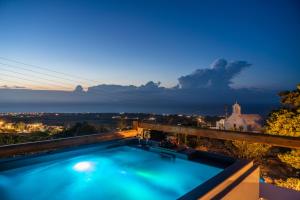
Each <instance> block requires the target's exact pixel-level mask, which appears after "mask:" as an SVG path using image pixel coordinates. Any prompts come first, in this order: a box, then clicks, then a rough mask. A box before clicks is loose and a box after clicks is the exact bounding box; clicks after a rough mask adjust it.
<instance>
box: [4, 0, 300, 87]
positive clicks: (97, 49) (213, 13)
mask: <svg viewBox="0 0 300 200" xmlns="http://www.w3.org/2000/svg"><path fill="white" fill-rule="evenodd" d="M0 57H5V58H11V59H15V60H19V61H22V62H25V63H29V64H34V65H39V66H44V67H48V68H51V69H53V70H56V71H61V72H64V73H67V74H74V75H77V76H78V75H79V76H82V77H85V78H89V79H93V80H97V81H99V83H108V84H109V83H114V84H121V85H127V84H134V85H140V84H144V83H146V82H147V81H150V80H153V81H161V82H162V85H163V86H167V87H171V86H174V85H176V84H177V83H178V81H177V79H178V78H179V77H180V76H182V75H187V74H190V73H191V72H193V71H195V70H196V69H201V68H207V67H210V64H211V63H212V62H213V61H214V60H215V59H218V58H225V59H227V60H245V61H247V62H249V63H251V64H253V65H252V66H251V67H250V68H248V69H246V70H245V71H243V72H242V73H241V75H240V76H238V77H237V78H235V79H234V84H233V87H257V88H276V89H291V88H294V87H295V85H296V83H298V82H300V79H299V77H300V63H299V58H300V4H299V3H298V1H296V0H295V1H291V0H282V1H276V0H275V1H272V2H271V1H254V0H253V1H234V0H228V1H221V0H216V1H208V0H207V1H205V0H203V1H189V0H187V1H163V0H161V1H155V0H152V1H150V0H149V1H114V0H112V1H83V0H82V1H77V0H74V1H55V0H53V1H43V0H41V1H31V0H28V1H25V0H24V1H22V0H20V1H16V0H7V1H6V0H0ZM0 70H1V69H0ZM0 78H1V74H0ZM18 85H20V83H18ZM24 85H26V84H25V83H24Z"/></svg>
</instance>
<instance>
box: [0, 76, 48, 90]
mask: <svg viewBox="0 0 300 200" xmlns="http://www.w3.org/2000/svg"><path fill="white" fill-rule="evenodd" d="M0 81H2V83H3V84H5V85H7V82H10V83H12V84H13V85H14V86H17V85H15V83H16V82H18V81H11V80H7V79H3V78H2V77H1V78H0ZM4 81H5V82H4ZM23 84H24V83H22V84H21V85H23ZM31 86H34V87H35V86H36V85H31ZM20 87H24V86H20ZM36 88H40V89H44V90H47V89H49V88H45V87H40V86H36ZM23 89H29V88H26V87H24V88H23Z"/></svg>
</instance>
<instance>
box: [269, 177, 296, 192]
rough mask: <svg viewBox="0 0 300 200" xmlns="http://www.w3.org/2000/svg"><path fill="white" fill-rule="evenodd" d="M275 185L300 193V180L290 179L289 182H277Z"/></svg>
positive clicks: (280, 180)
mask: <svg viewBox="0 0 300 200" xmlns="http://www.w3.org/2000/svg"><path fill="white" fill-rule="evenodd" d="M275 184H276V185H278V186H280V187H285V188H289V189H294V190H298V191H300V179H299V178H288V179H287V180H282V179H279V180H275Z"/></svg>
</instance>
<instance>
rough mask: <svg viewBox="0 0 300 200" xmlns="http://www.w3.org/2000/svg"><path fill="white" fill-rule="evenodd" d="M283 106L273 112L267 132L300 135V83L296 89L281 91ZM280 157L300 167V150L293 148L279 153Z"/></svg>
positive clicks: (283, 160)
mask: <svg viewBox="0 0 300 200" xmlns="http://www.w3.org/2000/svg"><path fill="white" fill-rule="evenodd" d="M279 95H280V97H281V103H282V104H283V106H282V108H281V109H279V110H277V111H274V112H272V113H271V115H270V118H269V119H268V120H267V126H266V132H267V133H268V134H274V135H285V136H293V137H300V84H299V85H298V86H297V89H296V90H293V91H285V92H281V93H280V94H279ZM278 157H279V159H280V160H281V161H282V162H284V163H287V164H289V165H291V166H292V167H294V168H296V169H300V150H291V151H288V152H286V153H283V154H279V155H278Z"/></svg>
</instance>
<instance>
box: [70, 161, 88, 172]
mask: <svg viewBox="0 0 300 200" xmlns="http://www.w3.org/2000/svg"><path fill="white" fill-rule="evenodd" d="M73 169H74V170H76V171H79V172H83V171H89V170H91V169H92V163H91V162H87V161H84V162H79V163H76V164H75V165H74V167H73Z"/></svg>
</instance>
